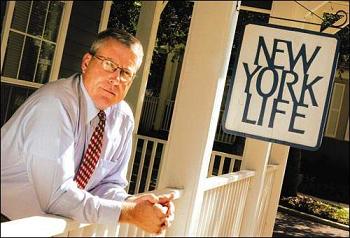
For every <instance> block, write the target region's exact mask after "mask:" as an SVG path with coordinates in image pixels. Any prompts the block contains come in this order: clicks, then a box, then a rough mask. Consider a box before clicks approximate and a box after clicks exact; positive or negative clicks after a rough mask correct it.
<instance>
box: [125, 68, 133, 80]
mask: <svg viewBox="0 0 350 238" xmlns="http://www.w3.org/2000/svg"><path fill="white" fill-rule="evenodd" d="M123 73H124V75H125V76H127V77H130V78H131V77H132V73H131V72H130V71H127V70H123Z"/></svg>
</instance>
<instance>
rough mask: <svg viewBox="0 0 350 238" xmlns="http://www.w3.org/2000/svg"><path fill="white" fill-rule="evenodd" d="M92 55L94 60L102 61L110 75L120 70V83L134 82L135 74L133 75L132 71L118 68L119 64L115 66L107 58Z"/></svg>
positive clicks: (103, 66)
mask: <svg viewBox="0 0 350 238" xmlns="http://www.w3.org/2000/svg"><path fill="white" fill-rule="evenodd" d="M91 55H92V56H93V57H94V58H96V59H98V60H101V62H102V68H103V69H104V70H105V71H107V72H109V73H114V72H115V71H117V69H119V70H120V81H121V82H122V83H128V82H130V81H132V80H133V77H134V73H132V72H131V71H130V70H128V69H125V68H122V67H120V66H118V65H117V64H115V63H114V62H112V61H111V60H109V59H107V58H106V57H103V56H101V55H94V54H91Z"/></svg>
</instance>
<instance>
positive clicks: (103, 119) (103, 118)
mask: <svg viewBox="0 0 350 238" xmlns="http://www.w3.org/2000/svg"><path fill="white" fill-rule="evenodd" d="M97 116H98V118H99V119H100V121H105V120H106V113H105V112H104V111H102V110H101V111H100V112H99V113H98V114H97Z"/></svg>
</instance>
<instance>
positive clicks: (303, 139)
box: [223, 24, 339, 150]
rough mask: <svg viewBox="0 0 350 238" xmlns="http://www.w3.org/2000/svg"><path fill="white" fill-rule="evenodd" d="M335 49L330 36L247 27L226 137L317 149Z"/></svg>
mask: <svg viewBox="0 0 350 238" xmlns="http://www.w3.org/2000/svg"><path fill="white" fill-rule="evenodd" d="M338 49H339V45H338V40H337V39H336V38H335V37H334V36H333V35H328V34H324V33H318V32H312V31H306V30H301V29H294V28H287V27H282V26H275V25H253V24H249V25H247V26H246V27H245V31H244V35H243V40H242V43H241V48H240V52H239V54H238V56H237V59H236V64H235V68H234V73H233V76H234V77H233V81H232V84H231V87H230V93H229V96H228V99H227V102H226V109H225V114H224V117H223V120H224V121H223V125H224V126H223V127H224V130H225V132H227V133H231V134H237V135H240V136H245V137H253V138H256V139H261V140H266V141H271V142H277V143H281V144H287V145H291V146H293V147H299V148H303V149H311V150H315V149H317V148H318V147H319V146H320V145H321V141H322V136H323V131H324V127H325V123H326V119H327V112H328V107H329V102H330V98H331V94H332V88H333V82H334V74H335V69H336V62H337V58H338Z"/></svg>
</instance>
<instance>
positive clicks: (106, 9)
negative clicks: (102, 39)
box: [98, 1, 113, 32]
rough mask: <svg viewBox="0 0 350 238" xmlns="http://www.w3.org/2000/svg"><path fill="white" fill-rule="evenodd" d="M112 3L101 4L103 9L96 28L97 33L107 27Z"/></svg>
mask: <svg viewBox="0 0 350 238" xmlns="http://www.w3.org/2000/svg"><path fill="white" fill-rule="evenodd" d="M112 4H113V1H105V2H103V8H102V12H101V17H100V25H99V27H98V32H101V31H103V30H105V29H106V28H107V26H108V20H109V14H110V13H111V7H112Z"/></svg>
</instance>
